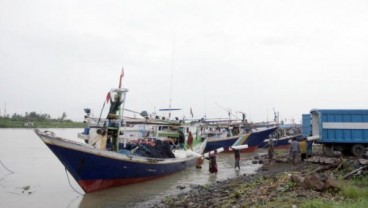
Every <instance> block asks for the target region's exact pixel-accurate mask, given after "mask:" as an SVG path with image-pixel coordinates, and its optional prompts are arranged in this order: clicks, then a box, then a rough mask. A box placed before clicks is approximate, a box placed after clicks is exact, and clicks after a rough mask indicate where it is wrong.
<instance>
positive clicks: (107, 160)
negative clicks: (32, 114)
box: [35, 75, 206, 193]
mask: <svg viewBox="0 0 368 208" xmlns="http://www.w3.org/2000/svg"><path fill="white" fill-rule="evenodd" d="M121 78H122V75H121V76H120V83H119V88H117V89H112V90H111V91H110V92H109V94H108V96H107V100H106V102H110V109H109V113H108V115H107V117H106V118H105V119H101V118H97V119H89V118H88V116H89V113H90V110H87V111H86V110H85V111H86V113H87V114H88V116H87V120H88V122H87V123H88V128H86V130H85V132H84V133H83V135H84V139H85V141H86V143H79V142H75V141H72V140H70V139H65V138H60V137H57V136H56V135H54V133H52V132H50V131H41V130H38V129H36V130H35V133H36V134H37V135H38V136H39V137H40V139H41V140H42V141H43V142H44V143H45V144H46V145H47V146H48V147H49V148H50V150H51V151H52V152H53V153H54V154H55V155H56V157H57V158H58V159H59V160H60V162H61V163H62V164H63V165H64V166H65V168H66V170H68V171H69V172H70V174H71V175H72V176H73V178H74V179H75V180H76V181H77V183H78V184H79V185H80V186H81V188H82V189H83V190H84V191H85V192H86V193H89V192H94V191H98V190H102V189H107V188H111V187H115V186H122V185H127V184H131V183H137V182H142V181H147V180H151V179H156V178H159V177H163V176H166V175H169V174H173V173H176V172H178V171H181V170H184V169H185V168H188V167H194V166H195V163H196V161H197V159H198V158H199V157H201V156H202V153H203V151H204V148H205V146H206V140H204V141H203V142H202V143H198V144H197V145H196V146H194V147H193V150H184V149H178V150H175V151H172V150H171V148H170V145H169V144H168V143H166V141H162V140H158V139H155V138H146V139H144V140H142V139H141V140H139V141H138V140H135V143H134V142H132V143H131V141H126V140H124V141H120V140H121V138H123V137H122V135H123V134H124V125H125V122H124V120H123V119H122V118H123V108H124V103H125V96H126V93H127V91H128V90H127V89H124V88H121ZM104 105H105V104H104ZM132 141H133V140H132ZM137 141H138V142H137Z"/></svg>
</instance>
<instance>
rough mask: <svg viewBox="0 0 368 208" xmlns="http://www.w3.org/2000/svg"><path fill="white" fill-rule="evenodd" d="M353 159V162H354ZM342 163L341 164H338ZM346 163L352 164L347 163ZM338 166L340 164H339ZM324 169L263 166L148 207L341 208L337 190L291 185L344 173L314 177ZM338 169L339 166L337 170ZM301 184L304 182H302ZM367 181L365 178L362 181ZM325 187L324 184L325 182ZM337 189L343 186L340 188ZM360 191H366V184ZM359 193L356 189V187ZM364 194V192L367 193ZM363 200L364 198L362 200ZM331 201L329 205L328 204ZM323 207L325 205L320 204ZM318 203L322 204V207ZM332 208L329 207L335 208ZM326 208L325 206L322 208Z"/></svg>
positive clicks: (317, 166) (343, 198) (275, 164)
mask: <svg viewBox="0 0 368 208" xmlns="http://www.w3.org/2000/svg"><path fill="white" fill-rule="evenodd" d="M356 160H357V159H354V161H356ZM341 161H342V160H341ZM347 161H348V163H351V161H352V160H350V159H347ZM341 164H342V162H341ZM325 166H326V165H322V164H316V163H312V162H305V163H303V164H302V163H299V164H297V165H296V166H293V165H292V164H291V163H289V162H276V161H275V162H273V163H271V164H270V165H267V164H264V165H263V166H262V167H261V168H260V169H259V170H258V171H257V172H256V173H255V174H251V175H240V176H238V177H236V178H229V179H226V180H222V181H216V182H214V183H211V184H206V185H202V186H201V185H193V186H191V187H190V190H188V191H186V192H184V193H180V194H177V195H171V196H167V197H165V198H163V199H162V200H161V201H160V202H158V203H153V204H150V205H149V207H155V208H169V207H170V208H171V207H191V208H200V207H231V208H237V207H277V208H280V207H300V206H301V205H302V204H303V207H305V206H304V204H307V205H308V203H309V204H312V205H311V206H308V207H321V206H319V205H318V206H316V205H315V203H319V202H320V201H327V202H328V203H336V205H335V204H333V205H335V206H340V207H344V206H345V204H346V203H349V200H353V201H352V203H353V202H354V200H356V199H350V198H349V196H341V194H343V193H341V192H343V191H340V187H339V188H336V187H335V188H334V189H331V190H330V189H329V190H327V189H326V190H324V191H321V190H313V189H312V188H310V187H307V188H306V186H305V184H303V183H300V182H297V181H295V180H296V179H295V178H301V177H305V178H307V177H309V175H313V176H315V175H316V176H319V175H321V177H328V176H330V175H332V176H334V175H337V176H336V177H335V178H340V177H339V175H340V176H341V174H342V173H343V172H344V170H337V169H339V168H336V169H335V168H334V169H333V170H324V171H323V172H319V173H318V174H317V170H319V169H321V167H325ZM339 167H341V165H340V166H339ZM294 175H295V177H294ZM303 180H304V179H303ZM363 180H364V181H368V175H365V178H363ZM349 182H350V181H347V180H340V179H339V180H338V179H336V183H340V184H345V183H349ZM326 183H327V182H326ZM341 188H343V186H342V185H341ZM363 188H365V189H367V190H368V184H365V185H364V186H363ZM358 190H359V187H358ZM367 193H368V192H367ZM365 197H366V198H365ZM331 199H332V202H330V201H331ZM362 201H363V202H362V203H363V204H364V205H366V204H365V203H367V204H368V195H367V196H363V198H362ZM323 203H326V202H323ZM323 203H322V204H323ZM335 206H333V207H335ZM326 207H328V206H326Z"/></svg>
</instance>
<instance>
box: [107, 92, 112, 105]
mask: <svg viewBox="0 0 368 208" xmlns="http://www.w3.org/2000/svg"><path fill="white" fill-rule="evenodd" d="M110 98H111V95H110V92H108V93H107V95H106V103H109V101H110Z"/></svg>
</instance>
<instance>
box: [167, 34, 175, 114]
mask: <svg viewBox="0 0 368 208" xmlns="http://www.w3.org/2000/svg"><path fill="white" fill-rule="evenodd" d="M175 39H176V35H174V44H173V51H172V57H171V77H170V99H169V109H171V100H172V83H173V74H174V61H175ZM170 117H171V111H169V119H170Z"/></svg>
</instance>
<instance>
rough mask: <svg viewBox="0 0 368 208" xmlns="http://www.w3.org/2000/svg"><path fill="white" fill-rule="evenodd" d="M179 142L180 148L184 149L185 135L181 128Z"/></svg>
mask: <svg viewBox="0 0 368 208" xmlns="http://www.w3.org/2000/svg"><path fill="white" fill-rule="evenodd" d="M178 143H179V149H184V144H185V136H184V133H183V131H182V130H179V138H178Z"/></svg>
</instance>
